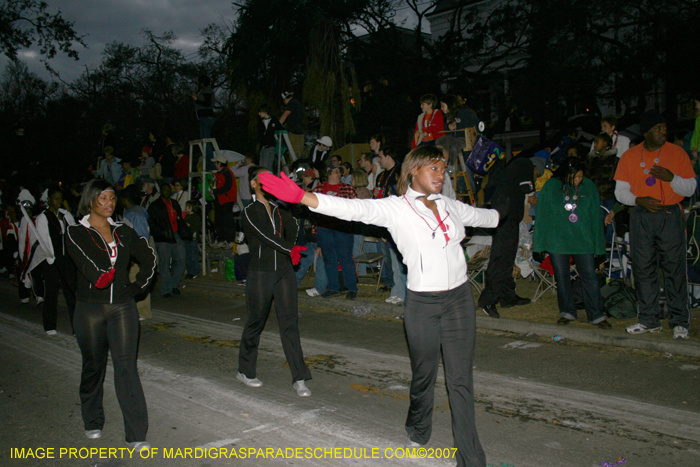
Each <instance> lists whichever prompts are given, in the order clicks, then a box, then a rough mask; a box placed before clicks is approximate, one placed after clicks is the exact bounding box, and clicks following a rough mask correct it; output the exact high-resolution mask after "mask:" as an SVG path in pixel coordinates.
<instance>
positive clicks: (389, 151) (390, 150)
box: [380, 146, 398, 162]
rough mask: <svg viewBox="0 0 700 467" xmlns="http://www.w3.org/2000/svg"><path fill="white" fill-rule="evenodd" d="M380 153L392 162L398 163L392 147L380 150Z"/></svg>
mask: <svg viewBox="0 0 700 467" xmlns="http://www.w3.org/2000/svg"><path fill="white" fill-rule="evenodd" d="M380 152H383V153H384V157H391V159H392V160H393V161H394V162H398V160H397V159H396V150H395V149H394V148H393V146H386V147H384V148H381V150H380Z"/></svg>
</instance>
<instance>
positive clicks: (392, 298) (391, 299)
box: [384, 295, 401, 303]
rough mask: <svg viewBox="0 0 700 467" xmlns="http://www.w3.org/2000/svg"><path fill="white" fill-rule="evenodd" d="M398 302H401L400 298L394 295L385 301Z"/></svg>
mask: <svg viewBox="0 0 700 467" xmlns="http://www.w3.org/2000/svg"><path fill="white" fill-rule="evenodd" d="M397 300H401V299H400V298H399V297H396V296H394V295H392V296H391V297H389V298H387V299H386V300H384V301H385V302H387V303H396V301H397Z"/></svg>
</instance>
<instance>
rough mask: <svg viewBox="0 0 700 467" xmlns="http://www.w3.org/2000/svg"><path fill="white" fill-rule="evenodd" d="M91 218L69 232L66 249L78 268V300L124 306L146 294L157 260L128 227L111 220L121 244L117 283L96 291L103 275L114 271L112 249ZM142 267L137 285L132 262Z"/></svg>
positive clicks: (118, 250) (116, 269)
mask: <svg viewBox="0 0 700 467" xmlns="http://www.w3.org/2000/svg"><path fill="white" fill-rule="evenodd" d="M89 217H90V216H89V215H87V216H85V217H83V218H82V219H81V220H80V222H78V223H77V224H76V225H71V226H69V227H68V229H67V238H66V249H67V250H68V254H69V255H70V257H71V259H72V260H73V262H74V263H75V265H76V266H77V268H78V271H79V274H78V281H77V287H76V294H75V295H76V300H77V301H79V302H87V303H102V304H106V303H120V302H125V301H128V300H131V299H133V298H134V296H136V295H138V294H139V293H141V292H142V291H143V290H145V288H146V286H147V285H148V283H149V282H150V281H151V280H152V279H153V275H154V273H155V268H156V256H155V253H154V252H153V249H152V248H151V247H150V246H148V241H147V240H146V239H145V238H143V237H140V236H139V234H137V233H136V231H135V230H134V229H132V228H131V227H129V226H128V225H126V224H121V223H117V222H114V221H113V220H112V219H111V218H110V219H108V220H109V223H110V226H111V230H112V238H114V241H115V242H116V244H117V260H116V262H115V263H114V269H115V271H114V280H112V283H111V284H109V285H108V286H107V287H106V288H104V289H98V288H97V287H95V284H96V283H97V281H98V279H99V278H100V276H102V274H104V273H106V272H109V270H110V269H112V262H111V261H110V256H109V246H108V245H107V242H106V241H105V239H104V238H103V237H102V235H100V233H99V232H98V231H97V230H96V229H95V228H93V227H92V226H90V223H89V222H88V218H89ZM132 258H133V260H134V261H135V262H136V263H138V265H139V272H138V274H137V275H136V279H135V281H134V282H133V283H132V282H130V281H129V264H130V262H131V259H132Z"/></svg>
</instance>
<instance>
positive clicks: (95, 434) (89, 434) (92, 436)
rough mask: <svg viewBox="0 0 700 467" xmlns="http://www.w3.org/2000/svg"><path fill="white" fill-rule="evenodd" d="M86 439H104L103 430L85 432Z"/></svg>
mask: <svg viewBox="0 0 700 467" xmlns="http://www.w3.org/2000/svg"><path fill="white" fill-rule="evenodd" d="M85 437H86V438H87V439H98V438H102V430H85Z"/></svg>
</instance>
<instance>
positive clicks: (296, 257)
mask: <svg viewBox="0 0 700 467" xmlns="http://www.w3.org/2000/svg"><path fill="white" fill-rule="evenodd" d="M302 251H306V247H305V246H299V245H294V246H293V247H292V253H291V256H292V264H293V265H295V266H296V265H297V264H299V261H301V252H302Z"/></svg>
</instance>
